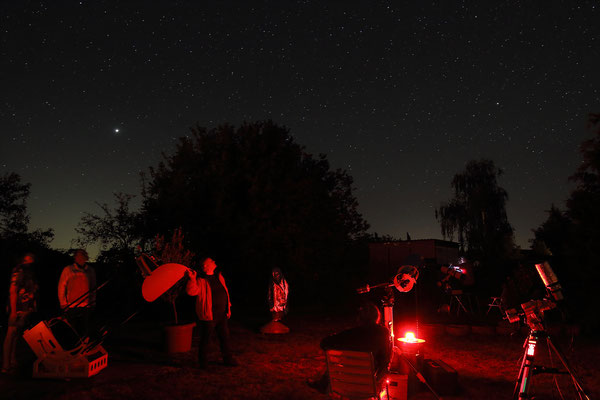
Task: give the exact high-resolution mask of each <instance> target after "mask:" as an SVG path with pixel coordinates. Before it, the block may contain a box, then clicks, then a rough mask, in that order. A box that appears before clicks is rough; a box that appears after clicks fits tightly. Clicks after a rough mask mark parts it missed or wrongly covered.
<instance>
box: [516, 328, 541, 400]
mask: <svg viewBox="0 0 600 400" xmlns="http://www.w3.org/2000/svg"><path fill="white" fill-rule="evenodd" d="M536 343H537V336H536V335H535V333H534V332H531V333H530V334H529V336H528V337H527V339H525V345H524V347H525V351H524V353H523V359H522V361H521V368H520V370H519V377H518V378H517V381H516V383H515V389H514V391H513V399H526V398H527V397H528V391H529V385H530V384H531V378H532V377H533V369H534V365H533V360H534V357H535V345H536ZM517 393H518V395H517Z"/></svg>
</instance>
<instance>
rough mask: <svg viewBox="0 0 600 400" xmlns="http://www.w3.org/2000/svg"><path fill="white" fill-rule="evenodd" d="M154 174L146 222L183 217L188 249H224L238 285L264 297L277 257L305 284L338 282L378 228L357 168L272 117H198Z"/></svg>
mask: <svg viewBox="0 0 600 400" xmlns="http://www.w3.org/2000/svg"><path fill="white" fill-rule="evenodd" d="M150 175H151V179H150V181H149V183H148V185H147V187H145V190H144V205H143V211H142V212H143V214H144V220H145V221H146V223H147V224H148V226H147V227H146V231H147V232H152V233H154V232H161V233H163V232H169V231H172V230H173V229H174V228H176V227H178V226H181V227H182V228H183V230H184V232H185V233H186V240H187V241H188V243H187V247H188V248H190V249H192V250H193V251H194V252H195V253H197V254H198V255H205V256H211V257H215V258H216V260H217V263H218V264H221V265H223V264H224V265H225V268H226V269H227V270H228V271H230V272H231V273H233V274H234V276H235V282H232V285H234V286H235V285H236V283H237V285H238V286H239V285H242V286H244V287H242V288H241V289H242V291H243V292H246V293H248V292H251V291H256V290H258V293H259V294H260V296H262V297H264V293H263V292H262V287H263V286H265V284H266V280H267V278H268V276H269V272H270V270H271V268H272V267H275V266H279V267H282V268H283V269H284V271H285V272H286V276H287V277H288V279H289V280H290V282H294V281H295V282H294V283H295V285H296V290H298V289H299V288H300V287H301V286H302V285H303V283H305V284H306V287H305V288H304V289H306V290H305V293H310V292H311V290H310V289H311V288H316V287H319V285H325V284H329V285H331V284H332V282H334V281H335V280H336V279H339V277H340V276H342V277H343V276H344V274H347V273H348V272H349V271H347V269H348V268H349V265H352V262H351V260H349V256H348V254H349V253H348V251H349V245H350V244H351V243H352V240H353V239H355V238H357V237H359V236H360V235H362V234H364V232H365V231H366V229H367V228H368V225H367V223H366V222H365V221H364V220H363V218H362V216H361V215H360V214H359V212H358V210H357V207H358V202H357V200H356V198H355V197H354V195H353V188H352V183H353V181H352V177H351V176H350V175H348V174H347V173H346V172H345V171H342V170H331V169H330V165H329V162H328V161H327V159H326V157H325V156H324V155H319V156H318V157H313V156H312V155H310V154H307V153H306V151H305V149H304V148H303V147H302V146H300V145H298V144H297V143H295V141H294V138H293V137H292V136H291V135H290V133H289V131H288V130H287V129H286V128H283V127H279V126H277V125H275V124H273V123H272V122H270V121H269V122H260V123H251V124H243V125H242V126H240V127H239V128H237V129H236V128H234V127H233V126H228V125H225V126H221V127H219V128H217V129H214V130H211V131H208V130H206V129H205V128H201V127H199V126H197V127H195V128H193V129H192V135H191V137H184V138H181V139H180V141H179V143H178V145H177V149H176V151H175V153H174V154H173V155H170V156H165V161H164V162H162V163H160V165H159V166H158V167H157V168H155V169H151V171H150ZM263 281H264V282H263Z"/></svg>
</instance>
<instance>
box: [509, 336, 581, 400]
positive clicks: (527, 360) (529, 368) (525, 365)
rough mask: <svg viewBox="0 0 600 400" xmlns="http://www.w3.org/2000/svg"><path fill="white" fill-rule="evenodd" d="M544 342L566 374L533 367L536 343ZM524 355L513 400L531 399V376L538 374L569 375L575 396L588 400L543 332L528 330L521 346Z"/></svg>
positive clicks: (546, 368)
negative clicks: (575, 392)
mask: <svg viewBox="0 0 600 400" xmlns="http://www.w3.org/2000/svg"><path fill="white" fill-rule="evenodd" d="M544 339H545V340H546V342H547V344H548V347H549V350H550V351H554V353H555V354H556V356H557V357H558V359H559V360H560V362H561V363H562V365H563V367H564V368H565V369H566V371H567V372H562V371H559V370H558V369H557V368H548V367H544V366H540V365H535V364H534V360H535V350H536V346H537V344H538V342H539V341H540V340H544ZM523 348H524V349H525V350H524V353H523V358H522V360H521V368H520V369H519V375H518V377H517V381H516V383H515V389H514V391H513V400H516V399H529V398H531V397H530V395H529V391H530V387H531V381H532V379H533V376H534V375H536V374H539V373H550V374H569V375H570V376H571V379H572V381H573V386H574V387H575V390H576V391H577V394H578V396H579V398H580V399H587V400H589V396H588V395H587V394H586V393H585V391H584V390H583V387H582V386H581V384H580V383H579V381H578V380H577V378H576V377H575V375H574V374H573V372H572V371H571V368H569V365H568V364H567V361H566V358H565V357H564V356H563V355H562V354H561V353H560V351H559V350H558V349H557V348H556V346H554V343H552V340H550V337H549V336H548V334H547V333H546V331H545V330H533V329H530V331H529V335H528V336H527V338H526V339H525V343H524V344H523Z"/></svg>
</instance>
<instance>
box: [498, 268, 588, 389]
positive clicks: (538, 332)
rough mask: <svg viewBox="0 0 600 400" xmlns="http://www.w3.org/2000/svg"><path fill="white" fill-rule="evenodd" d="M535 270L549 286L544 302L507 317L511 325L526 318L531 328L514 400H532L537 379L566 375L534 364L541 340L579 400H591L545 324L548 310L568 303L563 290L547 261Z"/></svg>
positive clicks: (531, 303) (527, 305)
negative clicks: (553, 355) (573, 388)
mask: <svg viewBox="0 0 600 400" xmlns="http://www.w3.org/2000/svg"><path fill="white" fill-rule="evenodd" d="M535 269H536V270H537V272H538V275H539V276H540V278H541V279H542V281H543V282H544V285H545V286H546V290H547V296H546V297H544V298H543V299H539V300H530V301H528V302H526V303H523V304H521V309H522V312H520V311H518V310H517V309H515V308H513V309H510V310H507V311H506V317H507V319H508V320H509V321H510V322H511V323H513V322H519V321H520V320H521V317H524V318H525V322H526V323H527V325H528V326H529V334H528V335H527V338H526V339H525V343H523V348H524V353H523V356H522V357H521V367H520V368H519V375H518V376H517V380H516V382H515V388H514V391H513V399H515V400H516V399H530V398H532V397H530V393H529V392H530V390H531V382H532V379H533V376H534V375H536V374H539V373H550V374H559V373H564V372H561V371H559V370H558V369H556V368H547V367H544V366H541V365H535V364H534V361H535V353H536V347H537V344H538V343H539V342H540V341H541V340H545V341H546V342H547V344H548V349H549V351H553V352H554V353H555V354H556V356H557V357H558V359H559V360H560V362H561V363H562V365H563V367H564V369H565V370H566V371H567V372H566V373H567V374H569V375H570V377H571V380H572V381H573V386H574V387H575V390H576V392H577V395H578V396H579V399H588V400H589V396H588V395H587V394H586V393H585V391H584V390H583V387H582V386H581V384H580V383H579V381H578V380H577V378H576V377H575V375H574V374H573V371H572V370H571V368H570V367H569V365H568V363H567V360H566V358H565V357H564V355H563V354H562V353H561V352H560V351H559V349H558V348H557V347H556V346H555V345H554V343H552V340H551V339H550V336H549V335H548V332H547V331H546V328H545V324H544V313H545V312H546V311H548V310H551V309H554V308H556V307H557V302H559V301H562V300H563V299H564V296H563V293H562V287H561V285H560V283H559V281H558V278H557V277H556V275H555V274H554V271H553V270H552V268H551V267H550V264H549V263H548V262H547V261H544V262H542V263H540V264H535Z"/></svg>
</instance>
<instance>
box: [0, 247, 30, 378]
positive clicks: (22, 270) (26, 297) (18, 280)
mask: <svg viewBox="0 0 600 400" xmlns="http://www.w3.org/2000/svg"><path fill="white" fill-rule="evenodd" d="M34 262H35V256H34V255H33V254H31V253H27V254H25V255H24V256H23V258H22V259H21V262H20V263H19V265H17V266H16V267H14V268H13V270H12V274H11V278H10V288H9V301H8V305H7V308H8V310H7V311H8V329H7V331H6V337H5V338H4V347H3V354H2V372H3V373H11V372H14V370H15V368H16V367H17V359H16V347H17V339H18V337H19V336H20V335H21V334H22V333H23V330H24V329H25V327H26V324H27V323H28V321H29V319H30V317H31V315H32V314H33V313H34V312H35V311H36V310H37V292H38V284H37V281H36V279H35V274H34V270H33V265H34Z"/></svg>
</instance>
